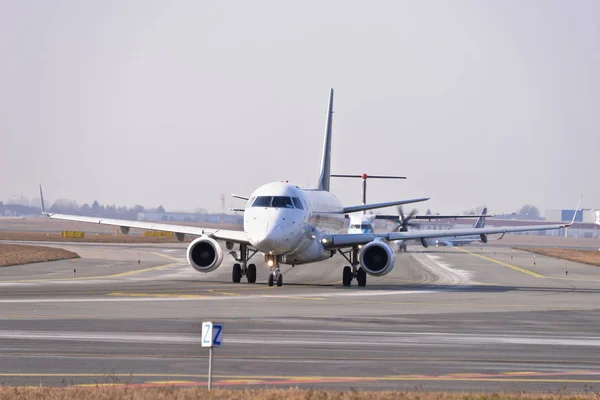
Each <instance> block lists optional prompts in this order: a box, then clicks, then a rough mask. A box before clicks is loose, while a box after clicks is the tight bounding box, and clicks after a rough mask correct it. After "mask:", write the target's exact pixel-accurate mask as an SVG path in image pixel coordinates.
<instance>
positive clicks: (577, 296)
mask: <svg viewBox="0 0 600 400" xmlns="http://www.w3.org/2000/svg"><path fill="white" fill-rule="evenodd" d="M57 246H59V247H62V248H66V249H67V250H72V251H75V252H77V253H78V254H80V255H81V256H82V258H81V259H78V260H76V261H75V262H71V261H60V262H49V263H40V264H31V265H25V266H17V267H7V268H2V269H0V289H1V293H0V317H1V318H2V322H3V323H2V326H1V327H0V360H1V361H2V362H1V367H0V382H2V383H4V384H8V385H39V384H42V385H53V386H63V385H89V384H97V383H106V384H124V383H130V384H135V385H145V386H152V385H185V386H194V385H199V386H202V385H205V384H206V374H207V369H208V361H207V355H208V352H207V350H206V349H202V348H201V347H200V331H201V323H202V321H205V320H211V321H213V322H222V323H223V324H224V326H225V328H224V346H223V347H221V348H217V349H216V350H215V361H214V366H213V371H214V374H215V376H214V385H215V386H223V387H230V386H243V387H265V386H294V387H295V386H299V387H302V388H310V387H318V388H333V389H349V388H351V387H352V388H360V389H399V390H400V389H402V390H406V389H414V388H421V389H424V390H528V391H537V390H543V391H554V390H559V389H564V388H566V389H568V390H580V391H583V390H585V389H586V388H589V387H590V386H594V387H595V386H597V385H598V384H599V383H600V313H599V312H598V309H599V308H600V273H599V270H598V268H597V267H592V266H586V265H582V264H575V263H572V262H569V263H568V264H566V263H565V261H560V260H554V259H550V258H546V257H542V256H539V255H538V256H536V257H533V255H532V254H530V253H526V252H520V251H514V250H511V249H510V248H507V247H501V246H490V245H486V246H485V247H480V246H468V247H464V248H460V249H456V248H429V249H423V248H421V247H417V246H411V247H409V253H408V254H404V253H402V254H397V258H396V268H395V269H394V271H392V273H390V274H389V275H387V276H385V277H382V278H372V277H369V278H368V283H367V285H368V286H367V287H366V288H358V287H356V286H355V285H353V286H352V287H350V288H344V287H342V285H341V282H340V279H341V271H342V267H343V266H344V262H343V261H344V260H343V259H342V258H341V257H334V258H333V259H332V260H330V261H327V262H323V263H320V264H314V265H309V266H298V267H295V268H291V267H285V268H283V272H284V286H283V287H281V288H277V287H268V286H267V285H266V278H267V269H266V268H262V262H261V260H260V259H259V260H256V264H257V265H258V266H259V267H260V268H259V271H258V283H257V284H252V285H251V284H247V283H242V284H232V283H230V279H231V264H230V262H229V260H228V258H227V257H226V258H225V262H224V265H223V266H222V267H221V268H219V269H218V270H216V271H214V272H213V273H209V274H201V273H198V272H195V271H194V270H192V269H191V267H189V266H187V265H186V263H185V262H184V259H185V245H180V244H170V245H162V246H158V245H112V244H111V245H100V244H65V243H61V244H57ZM138 260H139V261H140V262H139V265H138ZM73 269H76V272H75V276H74V275H73ZM566 271H568V274H567V273H566Z"/></svg>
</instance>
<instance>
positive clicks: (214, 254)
mask: <svg viewBox="0 0 600 400" xmlns="http://www.w3.org/2000/svg"><path fill="white" fill-rule="evenodd" d="M187 260H188V263H189V264H190V265H191V266H192V268H194V269H195V270H196V271H198V272H211V271H214V270H215V269H217V268H219V266H220V265H221V263H222V262H223V249H222V248H221V246H220V245H219V243H218V242H217V241H216V240H215V239H213V238H210V237H208V236H200V237H199V238H198V239H196V240H194V241H193V242H192V243H190V245H189V246H188V248H187Z"/></svg>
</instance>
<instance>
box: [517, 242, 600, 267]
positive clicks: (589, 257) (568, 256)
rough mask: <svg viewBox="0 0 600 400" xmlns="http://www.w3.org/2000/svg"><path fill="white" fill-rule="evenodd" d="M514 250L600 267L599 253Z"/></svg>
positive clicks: (587, 251) (575, 250)
mask: <svg viewBox="0 0 600 400" xmlns="http://www.w3.org/2000/svg"><path fill="white" fill-rule="evenodd" d="M513 249H515V250H523V251H528V252H530V253H535V254H540V255H543V256H548V257H553V258H558V259H561V260H568V261H573V262H578V263H582V264H588V265H595V266H597V267H598V266H600V251H598V250H582V249H561V248H554V247H547V248H546V247H513Z"/></svg>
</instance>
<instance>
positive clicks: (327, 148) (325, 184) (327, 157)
mask: <svg viewBox="0 0 600 400" xmlns="http://www.w3.org/2000/svg"><path fill="white" fill-rule="evenodd" d="M332 125H333V89H330V91H329V106H328V108H327V122H326V123H325V139H324V140H323V159H322V160H321V173H320V175H319V184H318V186H317V189H321V190H327V191H329V180H330V176H331V127H332Z"/></svg>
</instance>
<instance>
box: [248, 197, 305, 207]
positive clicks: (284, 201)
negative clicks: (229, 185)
mask: <svg viewBox="0 0 600 400" xmlns="http://www.w3.org/2000/svg"><path fill="white" fill-rule="evenodd" d="M294 204H295V205H296V206H295V207H294ZM252 207H274V208H292V209H293V208H298V209H300V210H302V209H304V208H303V207H302V203H301V202H300V199H298V198H297V197H294V198H293V199H292V198H291V197H287V196H258V197H257V198H256V200H254V203H252Z"/></svg>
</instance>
